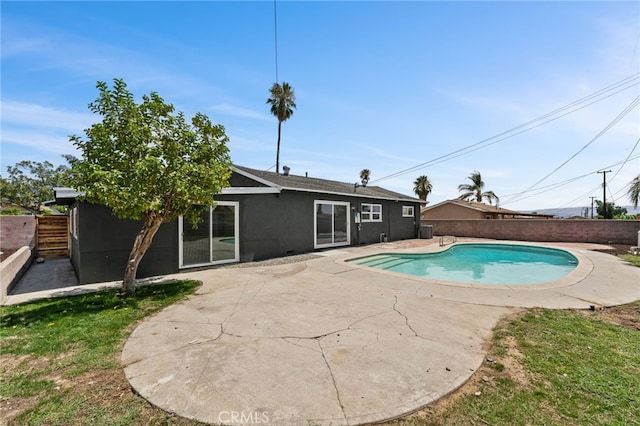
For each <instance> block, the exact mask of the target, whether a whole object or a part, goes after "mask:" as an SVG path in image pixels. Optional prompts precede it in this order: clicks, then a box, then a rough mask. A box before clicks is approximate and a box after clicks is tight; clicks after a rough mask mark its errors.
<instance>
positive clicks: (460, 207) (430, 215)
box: [420, 200, 554, 220]
mask: <svg viewBox="0 0 640 426" xmlns="http://www.w3.org/2000/svg"><path fill="white" fill-rule="evenodd" d="M420 218H421V219H422V220H432V219H461V220H465V219H553V218H554V216H553V215H548V214H537V213H521V212H518V211H514V210H508V209H503V208H501V207H497V206H492V205H490V204H484V203H478V202H476V201H463V200H447V201H443V202H441V203H438V204H434V205H433V206H431V207H424V208H422V210H421V211H420Z"/></svg>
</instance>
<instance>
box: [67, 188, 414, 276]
mask: <svg viewBox="0 0 640 426" xmlns="http://www.w3.org/2000/svg"><path fill="white" fill-rule="evenodd" d="M216 199H217V200H219V201H234V202H238V203H239V213H240V217H239V219H240V220H239V222H240V230H239V231H240V232H239V244H240V261H241V262H250V261H255V260H263V259H269V258H273V257H280V256H287V255H291V254H300V253H307V252H310V251H313V250H314V235H315V230H314V215H315V212H314V201H315V200H324V201H338V202H349V203H350V206H351V213H350V221H351V234H350V244H351V245H357V244H371V243H377V242H379V241H380V234H381V233H384V234H386V235H387V238H388V240H389V241H394V240H402V239H409V238H415V237H416V234H417V223H418V222H417V219H418V214H419V213H418V212H419V205H418V204H417V203H415V204H414V213H415V214H414V217H413V218H405V217H402V206H404V205H412V204H411V203H402V202H393V201H376V200H371V199H362V198H357V197H348V196H337V195H336V196H334V195H327V194H318V193H305V192H297V191H283V192H281V193H280V194H240V195H238V194H234V195H220V196H217V197H216ZM363 202H364V203H376V204H382V205H383V208H382V209H383V222H365V223H362V224H361V225H360V230H358V225H357V224H355V223H354V217H353V216H354V212H355V211H360V210H361V204H362V203H363ZM77 205H78V209H79V210H78V237H79V238H78V239H77V240H76V239H75V238H73V237H72V239H71V240H72V247H71V261H72V264H73V266H74V268H75V270H76V274H77V275H78V280H79V282H80V283H81V284H86V283H92V282H102V281H116V280H121V279H122V277H123V275H124V268H125V265H126V262H127V259H128V256H129V253H130V251H131V247H132V246H133V241H134V239H135V236H136V234H137V233H138V232H139V231H140V229H141V228H142V222H139V221H132V220H122V219H118V218H116V217H115V216H113V215H112V214H111V211H110V210H109V209H108V208H106V207H104V206H99V205H95V204H89V203H78V204H77ZM178 242H179V235H178V222H177V221H173V222H171V223H167V224H163V225H162V226H161V227H160V230H159V231H158V233H157V234H156V236H155V238H154V240H153V243H152V244H151V247H150V248H149V250H148V251H147V253H146V254H145V256H144V258H143V259H142V262H141V263H140V266H139V268H138V275H137V276H138V278H144V277H149V276H157V275H164V274H170V273H175V272H178V271H179V270H180V269H179V265H178V262H179V245H178Z"/></svg>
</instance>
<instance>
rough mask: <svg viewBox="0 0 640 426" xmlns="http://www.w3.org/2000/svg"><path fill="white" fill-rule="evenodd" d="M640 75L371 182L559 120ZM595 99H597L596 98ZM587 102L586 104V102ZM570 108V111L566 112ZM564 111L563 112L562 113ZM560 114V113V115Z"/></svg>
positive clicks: (629, 85) (624, 87) (634, 81)
mask: <svg viewBox="0 0 640 426" xmlns="http://www.w3.org/2000/svg"><path fill="white" fill-rule="evenodd" d="M639 77H640V73H636V74H633V75H631V76H628V77H626V78H624V79H622V80H620V81H618V82H616V83H613V84H611V85H609V86H607V87H605V88H603V89H600V90H598V91H596V92H593V93H591V94H590V95H587V96H585V97H582V98H580V99H578V100H576V101H573V102H571V103H569V104H567V105H565V106H563V107H561V108H558V109H556V110H554V111H552V112H549V113H547V114H544V115H542V116H539V117H537V118H535V119H533V120H530V121H528V122H526V123H524V124H520V125H518V126H516V127H513V128H511V129H509V130H506V131H504V132H501V133H498V134H497V135H494V136H491V137H489V138H486V139H483V140H481V141H479V142H475V143H473V144H471V145H467V146H465V147H463V148H460V149H457V150H455V151H452V152H450V153H448V154H445V155H442V156H440V157H437V158H434V159H432V160H429V161H426V162H424V163H421V164H418V165H416V166H413V167H409V168H407V169H404V170H401V171H399V172H396V173H392V174H390V175H387V176H384V177H381V178H378V179H376V180H374V181H372V182H370V183H376V182H381V181H383V180H387V179H391V178H394V177H398V176H402V175H404V174H407V173H410V172H413V171H416V170H418V169H421V168H423V167H426V166H429V165H435V164H439V163H442V162H444V161H449V160H451V159H453V158H457V157H460V156H462V155H466V154H469V153H471V152H474V151H477V150H479V149H482V148H486V147H488V146H490V145H493V144H495V143H498V142H501V141H503V140H505V139H509V138H512V137H514V136H517V135H519V134H521V133H524V132H527V131H529V130H533V129H535V128H537V127H540V126H542V125H544V124H547V123H549V122H551V121H554V120H557V119H559V118H562V117H564V116H565V115H568V114H571V113H574V112H576V111H579V110H581V109H583V108H586V107H588V106H590V105H593V104H594V103H597V102H600V101H603V100H605V99H607V98H609V97H611V96H614V95H616V94H618V93H620V92H623V91H625V90H628V89H630V88H632V87H634V86H636V85H638V79H639ZM594 99H595V100H594ZM585 102H587V103H586V104H584V103H585ZM581 104H584V105H581ZM567 110H569V111H568V112H565V111H567ZM561 113H562V114H561ZM558 114H560V115H558Z"/></svg>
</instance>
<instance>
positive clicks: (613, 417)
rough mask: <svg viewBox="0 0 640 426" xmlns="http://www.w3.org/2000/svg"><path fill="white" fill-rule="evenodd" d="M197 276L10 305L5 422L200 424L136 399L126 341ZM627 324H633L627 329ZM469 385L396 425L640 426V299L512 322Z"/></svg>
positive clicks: (0, 385) (5, 323)
mask: <svg viewBox="0 0 640 426" xmlns="http://www.w3.org/2000/svg"><path fill="white" fill-rule="evenodd" d="M198 286H199V283H197V282H195V281H181V282H173V283H167V284H162V285H156V286H144V287H139V288H138V291H137V294H136V296H135V298H131V299H120V298H119V297H118V296H117V295H116V292H115V291H107V292H100V293H94V294H88V295H82V296H75V297H66V298H59V299H49V300H43V301H38V302H33V303H26V304H23V305H19V306H10V307H2V308H1V313H2V323H1V325H2V327H1V329H0V338H1V339H2V352H1V355H0V357H1V358H0V379H1V382H0V409H1V410H2V411H0V417H3V418H5V419H7V418H8V419H10V423H9V424H17V425H86V424H92V425H94V424H95V425H196V424H199V423H196V422H193V421H190V420H186V419H182V418H179V417H176V416H173V415H171V414H168V413H164V412H163V411H162V410H159V409H157V408H155V407H153V406H151V405H150V404H149V403H147V402H146V401H145V400H144V399H143V398H141V397H138V396H137V395H135V394H134V393H133V392H132V391H131V388H130V387H129V384H128V382H127V380H126V378H125V376H124V373H123V371H122V366H121V364H120V352H121V350H122V346H123V344H124V342H125V340H126V338H127V336H128V335H129V334H130V333H131V331H132V330H133V328H134V326H135V325H136V324H137V323H139V321H140V320H142V319H143V318H144V317H146V316H148V315H151V314H152V313H154V312H157V311H158V310H160V309H162V308H164V307H166V306H168V305H170V304H172V303H175V302H176V301H178V300H180V299H181V298H183V297H185V296H187V295H189V294H191V293H193V292H194V291H195V290H196V289H197V288H198ZM612 322H617V323H620V324H622V325H616V324H614V323H612ZM487 357H488V358H490V359H491V362H489V361H487V362H485V363H484V364H483V365H482V367H481V368H480V370H479V371H478V372H477V373H476V374H474V376H473V377H472V378H471V379H470V380H469V382H468V383H467V384H465V385H464V386H463V388H462V389H461V390H460V391H458V392H455V393H454V394H452V395H451V396H449V397H446V398H444V399H443V400H441V401H439V402H437V403H435V404H433V405H431V406H428V407H426V408H425V409H423V410H421V411H420V412H418V413H416V414H414V415H412V416H409V417H407V418H405V419H402V420H398V421H394V422H388V423H386V424H387V425H447V424H448V425H458V424H466V425H474V424H475V425H555V424H562V425H640V410H639V409H638V407H640V302H636V303H633V304H630V305H626V306H624V307H617V308H611V309H606V310H602V311H594V312H591V311H563V310H543V309H540V310H528V311H523V312H521V313H520V314H518V315H517V316H514V317H512V318H509V319H506V320H504V321H503V322H501V323H500V324H499V325H498V326H497V327H496V330H495V335H494V338H493V342H492V346H491V349H490V350H489V352H488V354H487Z"/></svg>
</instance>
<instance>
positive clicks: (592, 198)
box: [589, 197, 596, 219]
mask: <svg viewBox="0 0 640 426" xmlns="http://www.w3.org/2000/svg"><path fill="white" fill-rule="evenodd" d="M589 198H591V219H593V200H594V199H595V198H596V197H589Z"/></svg>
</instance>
